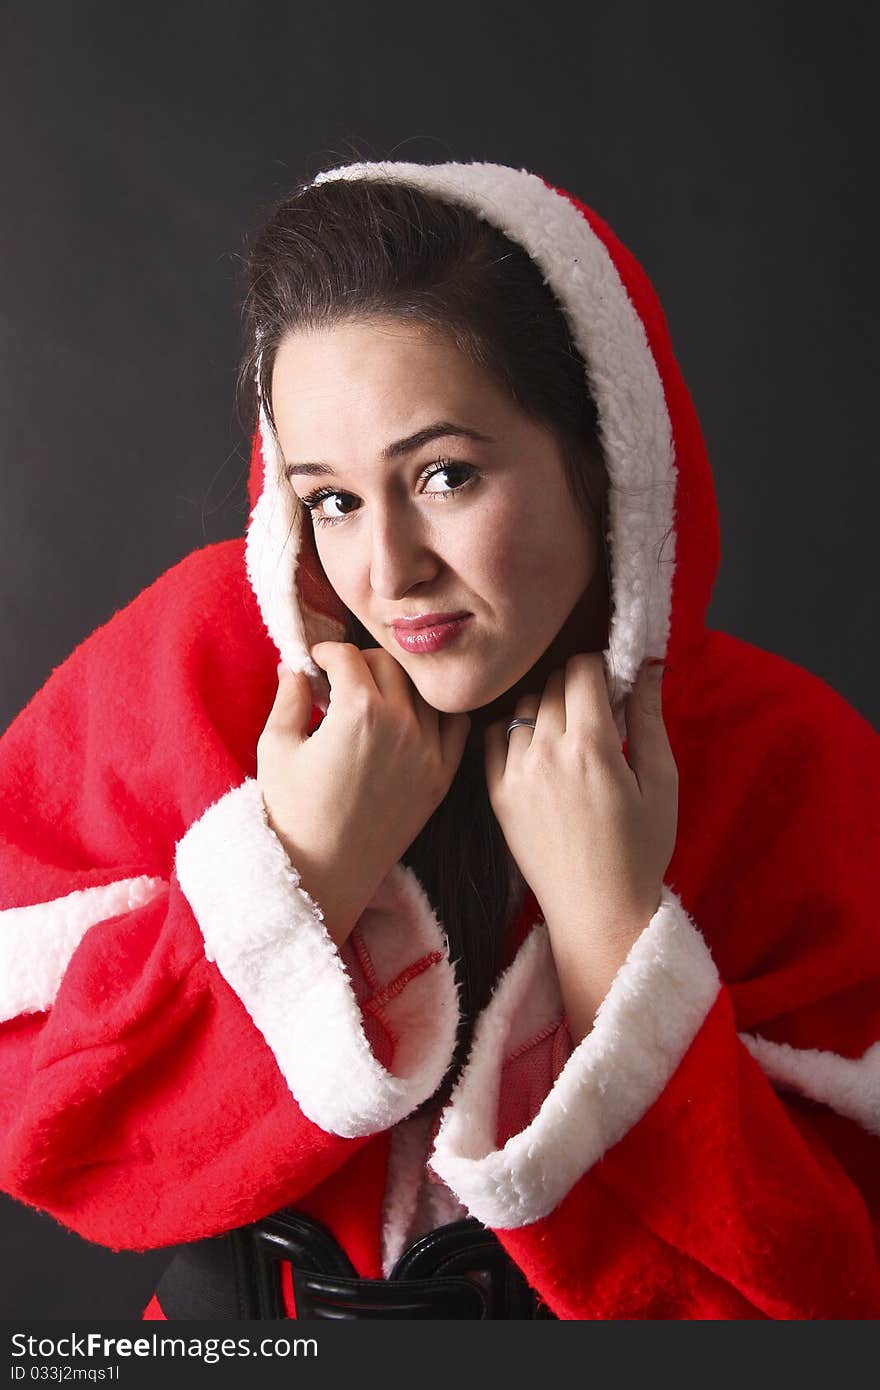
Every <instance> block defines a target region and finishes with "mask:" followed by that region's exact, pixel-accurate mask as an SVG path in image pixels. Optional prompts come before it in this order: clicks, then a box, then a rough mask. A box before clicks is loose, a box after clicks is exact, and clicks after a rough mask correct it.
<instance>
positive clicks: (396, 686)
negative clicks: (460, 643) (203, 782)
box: [257, 642, 470, 946]
mask: <svg viewBox="0 0 880 1390" xmlns="http://www.w3.org/2000/svg"><path fill="white" fill-rule="evenodd" d="M312 657H313V658H314V660H315V662H316V664H317V665H318V666H320V667H321V668H322V670H324V671H325V672H326V674H327V677H328V680H329V683H330V703H329V706H328V709H327V713H326V715H325V716H324V719H323V722H322V723H321V725H320V727H319V728H318V729H316V730H315V732H314V733H313V734H312V735H311V736H309V735H308V732H307V730H308V726H309V719H310V714H311V708H312V695H311V686H310V684H309V680H308V677H307V676H306V675H305V673H304V672H292V671H288V670H287V669H286V668H279V680H278V693H277V695H276V697H275V703H274V705H273V706H272V709H271V710H270V712H269V717H268V719H267V721H266V727H265V728H264V729H263V732H262V734H261V735H260V738H259V740H258V742H257V785H258V786H259V788H260V791H261V793H262V796H263V801H264V802H265V805H266V812H267V815H268V820H269V824H270V826H271V827H272V829H273V830H274V831H275V834H276V835H277V836H278V838H279V840H280V841H281V843H282V845H283V846H284V848H285V850H286V851H287V854H288V857H289V859H290V861H291V863H292V864H293V865H294V867H295V868H296V870H297V872H298V874H299V877H300V883H301V886H302V887H303V888H304V889H305V891H306V892H307V893H308V894H309V896H310V897H311V898H313V900H314V901H315V902H316V903H317V904H318V906H319V907H320V908H321V911H322V913H323V916H324V922H325V925H326V927H327V930H328V931H329V933H330V935H331V936H332V938H333V940H334V941H335V942H336V944H337V945H340V946H341V945H342V943H343V941H344V940H345V939H346V937H347V936H348V935H349V933H350V932H351V931H352V929H353V928H354V926H355V924H356V923H357V920H358V918H359V917H360V915H361V913H362V912H363V910H364V908H365V907H366V906H367V904H368V902H369V901H370V899H371V898H372V896H373V894H374V893H375V891H376V889H377V888H378V887H379V885H380V883H381V882H382V880H383V878H384V877H385V875H386V874H387V873H388V871H389V869H391V867H392V866H393V865H394V864H395V863H396V862H397V861H398V860H399V859H400V858H401V856H402V855H403V853H404V851H405V850H406V849H407V848H408V846H409V845H410V844H412V842H413V840H414V839H415V838H416V836H417V835H418V833H419V831H420V830H421V829H422V827H423V826H424V825H425V823H426V821H427V820H428V818H429V817H430V816H431V814H432V813H433V811H434V810H436V808H437V806H439V804H440V802H441V801H442V800H443V798H444V797H445V795H446V793H447V791H448V790H449V787H450V786H451V784H452V780H453V778H454V776H455V773H456V770H457V768H458V765H459V763H460V762H461V757H462V753H463V752H464V746H465V742H466V740H467V736H468V730H469V729H470V718H469V717H468V715H467V714H441V713H440V712H439V711H438V710H435V709H434V708H433V706H431V705H429V704H427V703H426V701H425V700H423V699H422V697H421V695H420V694H419V692H418V691H417V690H416V688H415V686H414V685H413V683H412V681H411V680H410V678H409V676H408V675H407V674H406V672H405V671H404V669H403V667H402V666H401V665H400V663H399V662H397V661H395V659H394V657H393V656H391V654H390V653H389V652H386V651H385V650H384V649H383V648H372V649H370V650H368V651H361V650H360V649H359V648H358V647H355V646H354V645H353V644H352V643H349V642H318V643H316V644H315V646H314V647H313V648H312Z"/></svg>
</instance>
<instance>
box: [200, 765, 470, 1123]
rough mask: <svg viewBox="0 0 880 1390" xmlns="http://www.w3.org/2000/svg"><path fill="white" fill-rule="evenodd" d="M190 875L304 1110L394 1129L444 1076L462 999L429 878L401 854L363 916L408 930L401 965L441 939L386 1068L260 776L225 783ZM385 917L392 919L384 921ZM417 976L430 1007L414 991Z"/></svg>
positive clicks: (230, 973) (212, 944) (210, 941)
mask: <svg viewBox="0 0 880 1390" xmlns="http://www.w3.org/2000/svg"><path fill="white" fill-rule="evenodd" d="M176 869H177V875H178V878H179V881H180V886H181V888H182V890H183V892H184V894H185V896H186V898H187V900H188V902H189V903H190V906H191V907H192V910H193V913H194V914H195V917H196V920H197V922H198V924H199V927H200V929H201V932H202V936H203V937H204V942H205V954H206V956H207V958H208V960H211V961H214V962H216V965H217V967H218V969H219V971H220V973H221V975H222V976H223V978H224V979H225V980H226V982H227V983H228V984H229V985H230V987H231V988H232V989H233V990H234V991H235V993H236V994H237V995H238V997H239V998H240V1000H241V1002H242V1003H243V1005H244V1007H245V1008H246V1009H247V1011H248V1013H249V1014H250V1016H251V1018H252V1019H253V1021H254V1023H255V1025H256V1027H257V1028H258V1029H259V1031H260V1032H261V1033H262V1035H263V1037H264V1038H265V1040H266V1042H267V1043H268V1045H269V1047H270V1048H271V1050H272V1052H273V1054H274V1056H275V1059H276V1061H277V1063H278V1066H279V1069H280V1070H281V1073H282V1075H283V1076H284V1078H285V1080H286V1082H287V1084H288V1086H289V1087H290V1091H291V1093H292V1095H293V1096H294V1098H295V1100H296V1101H297V1103H298V1104H299V1106H300V1108H301V1110H302V1111H303V1113H304V1114H305V1115H306V1116H307V1117H308V1118H309V1119H310V1120H312V1121H313V1122H314V1123H315V1124H316V1125H319V1126H320V1127H321V1128H322V1129H323V1130H325V1131H327V1132H328V1133H332V1134H339V1135H343V1136H345V1137H347V1138H353V1137H355V1136H357V1135H364V1134H374V1133H377V1132H378V1131H379V1130H383V1129H387V1128H388V1127H389V1126H390V1125H393V1124H395V1123H396V1122H397V1121H398V1120H400V1119H402V1118H403V1116H404V1115H408V1114H409V1113H410V1111H412V1110H414V1109H415V1107H416V1106H417V1105H419V1104H420V1103H421V1102H422V1101H423V1100H425V1099H426V1098H427V1097H428V1096H429V1095H431V1094H432V1093H433V1092H434V1090H436V1088H437V1086H438V1085H439V1084H440V1082H441V1080H442V1079H443V1076H444V1074H445V1072H446V1070H447V1068H448V1066H449V1062H450V1060H451V1057H452V1050H453V1047H454V1044H455V1029H456V1024H457V1019H458V999H457V993H456V987H455V980H454V975H453V970H452V966H451V964H450V962H449V958H448V951H447V945H446V940H445V937H444V935H443V933H442V931H441V929H440V927H439V924H438V922H437V919H436V917H435V915H434V913H433V911H432V909H431V907H430V904H429V902H428V900H427V897H426V896H425V894H424V891H423V890H422V888H421V885H420V884H419V883H418V881H417V880H416V878H415V875H414V874H413V873H412V870H410V869H408V868H405V867H404V866H403V865H402V864H396V865H394V867H393V868H392V870H391V872H390V873H389V874H388V876H387V877H386V879H385V882H384V883H383V884H382V885H381V888H380V890H379V892H378V893H377V894H376V897H375V899H374V902H375V904H376V911H375V913H373V912H372V911H371V908H372V906H373V905H372V904H371V905H370V907H368V908H367V909H366V911H365V912H364V914H363V916H362V917H361V925H362V929H363V931H364V933H365V937H366V939H367V940H369V938H370V935H371V934H372V933H375V932H377V931H380V930H387V931H389V932H392V933H393V935H394V938H395V940H396V941H397V942H398V943H399V970H403V969H404V968H405V967H406V966H407V965H408V964H410V963H411V962H413V961H416V960H418V959H419V958H420V957H422V956H424V955H426V954H427V953H428V952H429V951H437V952H439V953H440V957H441V958H440V959H439V960H438V962H437V963H436V964H433V965H431V966H429V967H428V968H427V969H426V970H425V971H424V972H423V973H422V974H421V975H419V976H418V977H416V979H415V980H414V981H413V982H412V983H411V984H410V985H407V986H406V987H405V988H404V989H403V990H402V991H401V994H400V995H399V996H398V999H397V1001H396V1002H395V1015H394V1021H395V1024H396V1026H397V1027H400V1026H401V1023H402V1022H405V1024H406V1030H407V1031H406V1036H401V1038H400V1044H399V1046H398V1048H397V1052H396V1055H395V1062H394V1065H395V1067H396V1068H398V1069H399V1070H398V1071H397V1072H395V1073H392V1072H389V1071H387V1070H386V1069H385V1068H384V1067H383V1066H382V1065H381V1064H380V1063H379V1061H378V1059H377V1058H376V1056H375V1055H374V1053H373V1051H372V1049H371V1047H370V1045H369V1042H368V1040H367V1037H366V1034H365V1033H364V1029H363V1023H362V1017H361V1011H360V1007H359V1005H358V1002H357V999H356V998H355V994H354V990H353V988H352V984H351V980H350V978H349V975H348V972H347V971H346V969H345V965H344V962H343V960H342V957H341V955H340V953H339V951H338V950H337V948H336V946H335V944H334V942H333V941H332V939H331V938H330V936H329V934H328V932H327V929H326V927H325V926H324V923H323V918H322V914H321V909H320V907H319V906H318V905H317V904H316V903H315V902H313V901H312V899H311V898H310V897H309V895H308V894H307V893H306V892H305V890H304V889H303V888H301V887H300V884H299V875H298V874H297V872H296V869H295V868H294V867H293V865H292V864H291V863H290V860H289V859H288V857H287V854H286V853H285V851H284V848H283V846H282V844H281V842H280V840H279V839H278V837H277V836H276V835H275V833H274V832H273V830H272V829H271V828H270V826H269V824H268V821H267V818H266V808H265V804H264V802H263V798H262V796H261V794H260V790H259V787H258V786H257V783H256V781H255V780H254V779H248V780H246V781H245V782H244V783H242V785H241V786H239V787H235V788H233V789H232V790H231V791H229V792H227V793H225V795H223V796H221V797H220V798H219V800H217V801H216V802H214V804H213V805H212V806H210V807H209V808H208V809H207V811H205V813H204V814H203V815H202V816H201V818H200V819H199V820H198V821H196V822H195V823H194V824H193V825H191V826H190V828H189V829H188V830H187V831H186V833H185V834H184V836H183V837H182V838H181V840H180V841H179V843H178V845H177V851H176ZM383 924H384V926H383ZM414 986H415V987H417V992H418V995H419V999H420V1009H419V1011H418V1014H417V1015H416V1016H411V1015H410V1013H409V1012H408V1010H407V1006H406V1003H405V996H406V995H407V994H408V992H409V990H411V989H413V987H414Z"/></svg>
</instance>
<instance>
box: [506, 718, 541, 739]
mask: <svg viewBox="0 0 880 1390" xmlns="http://www.w3.org/2000/svg"><path fill="white" fill-rule="evenodd" d="M518 724H523V725H524V726H525V727H526V728H527V729H534V727H535V720H534V719H512V720H511V721H510V723H509V724H508V726H507V737H508V740H509V739H510V733H511V730H512V729H515V728H516V727H517V725H518Z"/></svg>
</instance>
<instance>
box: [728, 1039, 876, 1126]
mask: <svg viewBox="0 0 880 1390" xmlns="http://www.w3.org/2000/svg"><path fill="white" fill-rule="evenodd" d="M739 1037H740V1041H741V1042H742V1043H744V1044H745V1046H746V1047H747V1048H748V1050H749V1052H750V1053H751V1054H752V1056H753V1057H754V1059H755V1061H756V1062H757V1063H758V1064H759V1066H760V1067H761V1068H762V1070H763V1071H764V1073H765V1075H766V1076H767V1078H768V1080H770V1081H772V1082H773V1084H774V1085H777V1086H780V1087H782V1088H784V1089H789V1090H793V1091H797V1092H798V1093H799V1094H800V1095H802V1096H806V1097H807V1098H808V1099H810V1100H815V1101H820V1102H822V1103H823V1104H824V1105H827V1106H829V1107H830V1108H831V1109H832V1110H835V1111H836V1112H837V1114H838V1115H843V1116H845V1117H846V1119H848V1120H854V1121H855V1123H856V1124H858V1125H861V1126H862V1128H863V1129H865V1130H867V1132H868V1133H869V1134H877V1135H880V1042H876V1043H874V1044H873V1046H872V1047H869V1048H868V1050H867V1051H866V1052H865V1053H863V1054H862V1056H861V1057H841V1056H839V1055H838V1054H837V1053H836V1052H825V1051H822V1050H820V1049H819V1048H817V1047H803V1048H800V1047H791V1046H790V1044H789V1043H777V1042H771V1041H770V1040H769V1038H761V1037H758V1036H755V1035H753V1034H750V1033H740V1034H739Z"/></svg>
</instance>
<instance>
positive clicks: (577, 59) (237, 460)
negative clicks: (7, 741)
mask: <svg viewBox="0 0 880 1390" xmlns="http://www.w3.org/2000/svg"><path fill="white" fill-rule="evenodd" d="M0 26H2V34H0V51H2V58H0V103H2V121H0V151H2V173H3V195H2V198H0V273H2V303H0V344H2V347H0V351H2V371H0V390H2V393H3V397H4V408H3V410H2V412H0V431H2V447H0V467H2V470H3V478H2V480H3V492H4V505H3V506H2V508H0V654H2V658H3V661H2V672H3V679H2V685H0V727H5V726H6V724H7V723H8V722H9V721H10V720H11V719H12V718H13V716H14V715H15V714H16V713H17V712H18V711H19V709H21V707H22V706H23V705H24V703H25V702H26V701H27V700H28V699H29V697H30V696H31V695H32V694H33V693H34V691H36V690H37V689H38V688H39V687H40V686H41V685H42V683H43V682H44V680H45V679H46V677H47V676H48V674H49V673H50V671H51V670H52V668H53V667H54V666H56V665H58V664H59V663H60V662H61V661H62V660H63V659H64V658H65V657H66V656H67V655H68V654H69V652H70V651H71V650H72V649H73V647H74V646H75V645H76V644H77V643H78V642H79V641H80V640H81V639H82V638H83V637H84V636H85V635H86V634H87V633H88V632H89V631H91V630H92V629H93V628H94V627H95V626H96V625H97V624H98V623H100V622H103V621H104V620H105V619H106V618H108V617H109V616H110V615H111V614H112V613H113V612H114V611H115V610H116V609H117V608H119V607H121V606H122V605H123V604H125V603H126V602H128V600H129V599H131V598H133V597H134V595H135V594H136V593H137V592H138V591H139V590H140V589H141V588H143V587H144V586H145V585H146V584H148V583H149V582H150V581H151V580H153V579H154V578H155V577H156V576H157V575H158V574H159V573H160V572H161V571H162V570H163V569H165V568H166V567H167V566H168V565H170V564H171V563H173V562H174V561H176V560H178V559H179V558H181V557H182V556H183V555H185V554H186V553H187V552H188V551H190V550H191V549H193V548H195V547H197V546H200V545H203V544H205V543H206V542H209V541H214V540H219V539H221V538H223V537H226V536H231V535H236V534H240V533H241V531H242V530H243V528H244V525H245V523H246V517H247V508H246V500H245V486H244V479H245V472H246V458H247V448H246V442H245V441H244V440H243V439H242V437H241V433H240V430H239V428H238V425H237V423H236V420H235V417H234V413H233V387H234V382H235V374H236V366H237V354H238V350H239V336H238V320H237V302H238V292H239V291H238V278H237V277H238V265H239V259H238V258H239V256H240V253H241V250H242V247H243V244H244V238H245V236H246V235H247V233H248V232H249V231H250V230H251V229H252V228H254V227H255V226H256V225H257V224H258V222H259V220H260V216H261V212H262V209H263V208H264V207H265V205H266V204H267V203H268V202H269V201H270V200H272V199H274V198H275V197H277V196H279V195H280V194H282V193H283V192H284V191H285V190H286V189H287V188H288V187H289V186H290V185H291V184H292V183H293V182H294V181H295V180H297V179H299V178H301V177H303V176H305V175H308V174H310V173H313V172H315V171H317V170H318V169H320V168H322V167H329V166H332V165H336V164H340V163H345V162H348V160H350V159H351V158H394V159H407V160H424V161H431V162H435V161H441V160H446V159H459V160H470V159H481V160H492V161H496V162H498V163H503V164H512V165H515V166H517V167H524V168H528V169H530V170H532V171H533V172H536V173H541V174H543V175H544V176H545V177H546V178H548V179H550V180H551V181H552V182H554V183H556V184H559V185H562V186H564V187H566V188H568V189H570V190H571V191H572V192H574V193H576V194H577V195H578V196H580V197H581V198H583V199H584V200H585V201H586V202H587V203H589V204H591V205H592V206H593V207H595V208H596V210H597V211H598V212H599V213H600V214H601V215H602V216H603V217H604V218H605V219H606V220H607V221H608V222H610V223H611V225H612V227H613V228H614V229H615V231H616V232H617V233H618V235H619V236H620V237H621V238H622V239H623V241H624V242H625V243H626V244H627V245H628V246H629V247H630V249H631V250H632V251H633V252H634V253H635V254H636V256H637V257H638V258H639V259H640V260H641V261H642V264H643V265H644V266H645V268H646V270H647V271H648V274H649V276H650V277H651V279H652V280H653V282H654V284H655V286H656V288H657V290H658V292H659V294H660V297H661V300H662V301H663V304H664V307H665V309H666V313H667V316H668V319H669V323H670V328H671V332H672V337H673V343H674V345H675V348H676V351H677V355H678V358H679V361H680V363H681V365H682V368H683V371H684V374H685V377H686V380H687V381H688V384H689V386H690V389H691V392H692V394H693V396H694V399H695V402H696V405H697V409H698V412H699V414H700V418H701V421H702V425H703V429H704V432H705V434H706V438H707V442H708V446H709V451H710V457H711V459H712V463H713V468H714V472H715V478H716V485H717V491H718V497H719V504H720V510H721V526H722V566H721V571H720V575H719V579H718V583H717V585H716V589H715V594H714V598H713V601H712V605H711V608H710V612H709V620H710V624H711V625H712V626H715V627H720V628H723V629H726V630H727V631H729V632H731V633H734V634H735V635H736V636H738V637H742V638H745V639H746V640H747V641H750V642H753V643H756V644H757V645H758V646H761V647H765V648H768V649H770V650H772V651H774V652H778V653H780V654H781V655H783V656H786V657H788V658H789V659H790V660H792V661H795V662H797V663H798V664H799V665H802V666H805V667H807V668H808V669H810V670H812V671H814V672H815V673H816V674H818V675H819V676H821V677H822V678H823V679H825V680H826V681H828V682H829V683H830V684H831V685H833V686H834V687H835V688H836V689H837V690H838V691H840V692H841V694H842V695H844V696H845V698H846V699H847V700H848V701H849V702H850V703H851V704H852V705H854V706H855V707H856V708H857V709H858V710H860V711H861V713H862V714H863V715H864V716H865V717H866V718H868V719H870V720H872V721H875V720H876V710H877V695H878V668H880V663H878V661H877V657H876V652H875V649H874V645H873V642H872V639H871V636H870V633H871V631H875V630H876V614H875V609H876V605H875V603H874V602H873V600H874V595H875V592H876V579H875V575H876V558H875V557H876V527H877V520H876V507H875V503H876V498H877V489H876V486H875V473H876V467H877V463H876V459H877V450H876V445H875V433H876V429H875V422H874V411H875V409H876V402H877V397H878V390H877V386H876V380H875V378H876V370H877V361H878V353H877V294H876V260H877V255H876V223H875V220H874V217H873V211H874V188H875V185H876V163H875V161H874V158H873V156H874V150H875V145H876V128H875V126H876V123H875V120H874V111H875V102H874V90H875V73H876V63H877V52H878V49H877V21H876V18H875V12H873V11H872V7H870V6H869V5H867V4H864V5H862V4H855V3H848V4H843V5H836V6H831V5H830V4H828V5H820V4H815V3H809V4H800V5H793V4H791V3H788V4H783V3H775V4H774V3H765V2H762V0H741V2H740V3H736V4H733V3H712V4H710V5H706V4H702V5H700V4H697V3H688V4H675V3H672V4H662V5H661V4H656V3H652V2H651V0H633V3H628V4H627V3H620V0H602V3H590V0H580V3H579V4H577V5H573V6H570V7H569V6H567V5H561V4H554V3H543V4H541V5H540V6H538V7H535V6H533V5H531V4H525V3H518V4H517V3H515V4H510V3H504V4H501V3H483V4H468V5H461V4H458V3H444V4H443V5H439V6H431V7H428V6H425V7H423V8H422V7H417V6H412V5H399V4H386V5H379V6H377V7H375V8H374V7H370V6H366V5H356V4H340V3H332V0H331V3H328V4H322V5H321V6H320V7H318V6H303V5H298V4H283V3H279V0H270V3H253V0H252V2H251V3H240V2H239V0H229V3H212V4H207V3H202V4H196V3H185V2H184V3H178V4H175V5H161V4H159V5H157V4H149V5H147V4H134V5H129V6H123V5H120V4H118V3H108V2H107V0H98V2H97V3H95V2H94V0H93V2H92V3H83V0H78V3H75V4H55V5H46V4H44V5H39V4H28V5H25V4H19V5H6V6H5V7H4V9H3V12H2V16H0ZM0 1232H2V1235H0V1252H2V1259H0V1266H2V1271H3V1273H2V1286H0V1316H5V1317H7V1318H13V1317H26V1316H43V1317H86V1316H103V1317H132V1316H137V1314H138V1313H139V1311H140V1309H141V1308H142V1307H143V1305H144V1304H145V1303H146V1301H147V1299H148V1298H149V1296H150V1293H151V1292H152V1289H153V1286H154V1283H155V1279H156V1276H157V1274H158V1273H159V1271H160V1270H161V1268H162V1267H163V1266H164V1264H165V1262H166V1260H167V1258H168V1252H167V1251H165V1252H155V1253H150V1254H147V1255H136V1254H131V1253H119V1254H114V1253H111V1252H108V1251H106V1250H104V1249H102V1248H100V1247H97V1246H94V1245H90V1244H87V1243H86V1242H84V1241H82V1240H80V1239H79V1238H78V1237H77V1236H75V1235H72V1234H70V1233H67V1232H66V1231H64V1230H63V1229H62V1228H61V1227H60V1226H59V1225H58V1224H57V1222H55V1221H54V1220H53V1219H52V1218H50V1217H48V1216H45V1215H38V1214H36V1213H33V1212H31V1211H29V1210H27V1209H25V1208H24V1207H22V1206H20V1205H18V1204H16V1203H14V1202H12V1201H11V1200H10V1199H8V1198H0Z"/></svg>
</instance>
